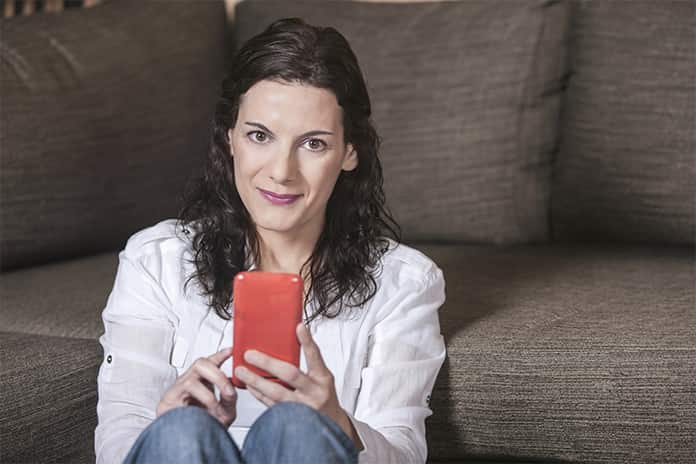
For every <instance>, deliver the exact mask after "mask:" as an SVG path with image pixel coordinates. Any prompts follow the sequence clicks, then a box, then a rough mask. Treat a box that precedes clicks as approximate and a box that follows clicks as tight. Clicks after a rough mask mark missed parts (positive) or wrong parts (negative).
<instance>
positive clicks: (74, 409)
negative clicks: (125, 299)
mask: <svg viewBox="0 0 696 464" xmlns="http://www.w3.org/2000/svg"><path fill="white" fill-rule="evenodd" d="M0 341H1V342H2V343H0V366H2V369H0V385H2V388H0V424H1V425H2V426H1V427H0V461H2V462H3V463H46V462H71V463H89V462H92V463H93V462H94V439H93V437H94V428H95V427H96V426H97V413H96V408H97V389H96V378H97V372H98V369H99V364H100V363H101V359H102V349H101V347H100V346H99V343H98V342H97V341H96V340H88V339H82V338H63V337H49V336H43V335H34V334H22V333H17V332H4V331H0Z"/></svg>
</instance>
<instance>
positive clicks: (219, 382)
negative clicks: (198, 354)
mask: <svg viewBox="0 0 696 464" xmlns="http://www.w3.org/2000/svg"><path fill="white" fill-rule="evenodd" d="M213 356H214V355H213ZM191 368H192V369H193V371H194V372H195V373H196V374H197V375H198V377H200V378H201V380H202V381H205V382H208V383H209V384H214V385H216V386H217V387H218V390H220V393H224V392H227V389H228V388H229V391H230V393H228V395H229V394H231V392H232V391H233V390H234V387H233V385H232V382H231V381H230V379H229V377H227V375H225V374H224V373H223V372H222V369H220V367H219V366H218V365H216V364H214V362H213V361H211V360H210V358H200V359H197V360H196V362H194V363H193V365H192V366H191Z"/></svg>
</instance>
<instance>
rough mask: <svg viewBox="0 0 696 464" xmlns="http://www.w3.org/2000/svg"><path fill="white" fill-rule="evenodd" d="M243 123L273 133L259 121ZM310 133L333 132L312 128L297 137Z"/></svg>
mask: <svg viewBox="0 0 696 464" xmlns="http://www.w3.org/2000/svg"><path fill="white" fill-rule="evenodd" d="M244 124H247V125H249V126H253V127H258V128H259V129H261V130H263V131H265V132H268V133H269V134H271V135H275V134H273V131H271V130H270V129H269V128H268V127H266V126H264V125H263V124H261V123H260V122H253V121H246V122H245V123H244ZM310 135H333V132H330V131H326V130H313V131H309V132H305V133H304V134H302V135H300V136H299V137H298V138H303V137H309V136H310Z"/></svg>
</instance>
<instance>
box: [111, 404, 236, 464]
mask: <svg viewBox="0 0 696 464" xmlns="http://www.w3.org/2000/svg"><path fill="white" fill-rule="evenodd" d="M226 442H231V438H230V437H229V436H228V433H227V430H226V429H225V426H224V425H222V424H221V423H220V422H219V421H218V420H217V419H216V418H214V417H213V416H211V415H210V414H208V412H207V411H205V410H204V409H202V408H199V407H196V406H182V407H179V408H175V409H171V410H169V411H167V412H166V413H164V414H162V415H161V416H159V417H158V418H157V419H155V420H154V421H153V422H152V423H151V424H150V425H149V426H148V427H147V428H146V429H145V430H144V431H143V433H141V435H140V436H139V437H138V439H137V440H136V442H135V443H134V445H133V448H132V449H131V450H130V453H129V455H128V457H127V459H126V461H124V463H130V462H155V460H156V461H157V462H165V461H168V462H170V463H174V462H205V461H206V459H207V456H208V455H209V454H210V453H219V452H220V450H222V449H225V448H227V447H229V446H228V445H226ZM230 453H231V454H233V455H238V450H236V451H235V450H232V451H227V452H226V454H230ZM232 462H234V461H232Z"/></svg>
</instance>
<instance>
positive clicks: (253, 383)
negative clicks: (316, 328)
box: [234, 323, 363, 450]
mask: <svg viewBox="0 0 696 464" xmlns="http://www.w3.org/2000/svg"><path fill="white" fill-rule="evenodd" d="M296 333H297V338H298V340H299V341H300V344H301V345H302V350H303V351H304V354H305V359H306V360H307V373H306V374H305V373H304V372H302V371H301V370H300V369H299V368H298V367H296V366H294V365H293V364H290V363H288V362H285V361H283V360H280V359H277V358H274V357H272V356H268V355H267V354H264V353H262V352H260V351H257V350H247V351H246V352H245V353H244V360H245V361H246V362H248V363H251V364H253V365H255V366H258V367H259V368H261V369H263V370H265V371H266V372H268V373H269V374H272V375H274V376H276V377H277V378H278V379H280V380H282V381H284V382H285V383H286V384H288V385H290V386H292V387H293V388H295V390H294V391H292V390H290V389H288V388H285V387H284V386H282V385H280V384H278V383H276V382H273V381H270V380H268V379H265V378H263V377H261V376H259V375H256V374H255V373H253V372H251V371H250V370H249V369H246V368H244V367H243V366H239V367H237V368H236V369H235V371H234V373H235V375H236V376H237V377H239V379H240V380H242V381H243V382H244V383H246V386H247V388H248V389H249V392H251V394H252V395H254V396H255V397H256V398H257V399H258V400H259V401H261V402H262V403H264V404H265V405H266V406H269V407H270V406H273V405H274V404H275V403H277V402H280V401H296V402H298V403H304V404H306V405H308V406H310V407H312V408H314V409H316V410H317V411H319V412H321V413H323V414H325V415H326V416H329V417H330V418H331V419H333V420H334V422H336V423H337V424H338V425H339V426H340V427H341V428H342V429H343V431H345V432H346V434H347V435H348V436H349V437H351V438H352V439H353V441H354V442H355V444H356V447H357V448H358V449H359V450H361V449H363V445H362V443H361V441H360V438H359V437H358V434H357V432H356V431H355V428H354V427H353V424H352V423H351V421H350V419H349V418H348V415H347V414H346V412H345V411H344V410H343V408H341V405H340V404H339V402H338V396H337V395H336V387H335V384H334V376H333V374H332V373H331V371H330V370H329V369H328V368H327V367H326V364H324V359H323V358H322V356H321V352H320V351H319V347H318V346H317V344H316V343H314V340H313V339H312V336H311V334H310V333H309V329H308V328H307V327H306V326H305V325H304V324H303V323H300V324H298V325H297V328H296Z"/></svg>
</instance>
